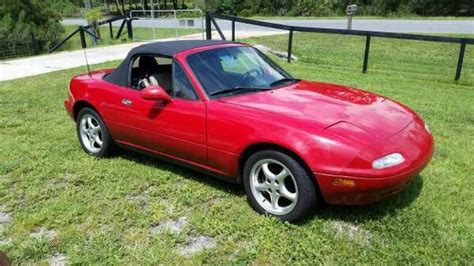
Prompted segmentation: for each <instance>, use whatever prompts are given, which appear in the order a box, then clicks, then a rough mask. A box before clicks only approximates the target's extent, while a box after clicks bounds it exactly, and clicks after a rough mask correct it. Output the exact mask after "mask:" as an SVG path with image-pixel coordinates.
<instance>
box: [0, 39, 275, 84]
mask: <svg viewBox="0 0 474 266" xmlns="http://www.w3.org/2000/svg"><path fill="white" fill-rule="evenodd" d="M277 33H278V32H275V31H272V32H264V31H259V32H252V31H246V32H239V33H238V34H237V37H238V38H248V37H250V36H264V35H272V34H277ZM224 34H225V35H226V36H230V32H229V31H224ZM201 38H202V35H201V34H200V33H197V34H190V35H186V36H180V37H179V39H180V40H185V39H186V40H199V39H201ZM213 38H214V39H218V36H217V33H216V32H213ZM171 40H175V38H168V39H159V40H154V41H171ZM144 43H146V42H132V43H125V44H119V45H111V46H102V47H96V48H88V49H87V58H88V60H89V64H91V65H92V64H98V63H102V62H107V61H112V60H120V59H123V58H125V56H126V55H127V53H128V52H129V51H130V49H132V48H134V47H136V46H138V45H141V44H144ZM85 64H86V61H85V57H84V51H83V50H76V51H65V52H58V53H53V54H45V55H38V56H32V57H26V58H19V59H11V60H5V61H0V81H2V80H11V79H17V78H22V77H28V76H34V75H38V74H43V73H49V72H53V71H57V70H62V69H69V68H73V67H79V66H85ZM86 71H87V70H86V68H84V71H83V72H86Z"/></svg>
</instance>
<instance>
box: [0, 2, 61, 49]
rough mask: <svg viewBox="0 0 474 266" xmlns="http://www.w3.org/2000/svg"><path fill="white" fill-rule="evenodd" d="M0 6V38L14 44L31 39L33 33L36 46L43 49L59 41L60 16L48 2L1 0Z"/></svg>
mask: <svg viewBox="0 0 474 266" xmlns="http://www.w3.org/2000/svg"><path fill="white" fill-rule="evenodd" d="M2 1H3V3H2V5H1V7H0V17H1V18H2V20H1V24H0V39H1V40H3V42H9V43H10V44H11V45H15V44H16V43H18V42H24V41H25V40H31V34H34V36H35V38H36V39H37V41H38V48H39V49H40V50H45V49H47V48H48V46H49V45H50V44H51V43H55V42H57V41H59V39H60V38H61V35H62V34H63V31H64V29H63V27H62V26H61V23H59V20H60V17H59V15H58V14H57V12H54V11H53V9H52V8H51V7H50V6H49V4H48V3H47V2H45V1H42V0H23V1H17V0H2Z"/></svg>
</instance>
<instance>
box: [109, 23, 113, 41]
mask: <svg viewBox="0 0 474 266" xmlns="http://www.w3.org/2000/svg"><path fill="white" fill-rule="evenodd" d="M109 32H110V39H111V40H113V39H114V32H113V30H112V21H109Z"/></svg>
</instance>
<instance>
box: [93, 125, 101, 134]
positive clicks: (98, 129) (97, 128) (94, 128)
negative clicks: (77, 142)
mask: <svg viewBox="0 0 474 266" xmlns="http://www.w3.org/2000/svg"><path fill="white" fill-rule="evenodd" d="M99 131H100V126H99V125H97V126H93V127H92V132H93V133H98V132H99Z"/></svg>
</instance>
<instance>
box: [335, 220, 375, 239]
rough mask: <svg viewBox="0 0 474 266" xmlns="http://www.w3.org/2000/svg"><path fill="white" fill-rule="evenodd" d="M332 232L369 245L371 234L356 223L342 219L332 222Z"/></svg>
mask: <svg viewBox="0 0 474 266" xmlns="http://www.w3.org/2000/svg"><path fill="white" fill-rule="evenodd" d="M331 229H332V230H331V231H332V232H334V233H335V234H336V236H338V237H347V238H348V239H350V240H352V241H355V242H358V243H360V244H363V245H369V244H370V239H371V237H372V234H371V233H370V232H369V231H368V230H366V229H363V228H361V227H359V226H357V225H354V224H351V223H347V222H342V221H335V222H333V223H332V228H331Z"/></svg>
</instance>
